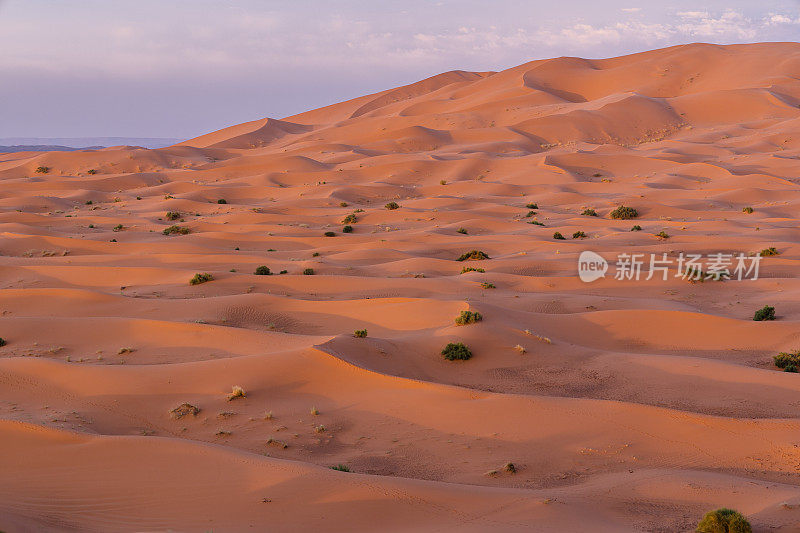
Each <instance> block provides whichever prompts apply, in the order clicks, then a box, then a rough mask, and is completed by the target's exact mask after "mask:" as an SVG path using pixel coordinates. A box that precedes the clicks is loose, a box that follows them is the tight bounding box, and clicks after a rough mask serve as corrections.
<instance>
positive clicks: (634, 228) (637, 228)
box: [631, 224, 642, 231]
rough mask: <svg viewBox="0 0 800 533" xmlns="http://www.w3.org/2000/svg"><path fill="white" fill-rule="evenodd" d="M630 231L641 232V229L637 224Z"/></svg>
mask: <svg viewBox="0 0 800 533" xmlns="http://www.w3.org/2000/svg"><path fill="white" fill-rule="evenodd" d="M631 231H642V227H641V226H640V225H639V224H636V225H635V226H633V227H632V228H631Z"/></svg>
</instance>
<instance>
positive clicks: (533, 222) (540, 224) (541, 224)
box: [528, 220, 544, 226]
mask: <svg viewBox="0 0 800 533" xmlns="http://www.w3.org/2000/svg"><path fill="white" fill-rule="evenodd" d="M528 224H534V225H536V226H544V223H543V222H539V221H538V220H531V221H530V222H528Z"/></svg>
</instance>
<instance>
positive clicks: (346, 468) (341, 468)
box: [331, 464, 350, 472]
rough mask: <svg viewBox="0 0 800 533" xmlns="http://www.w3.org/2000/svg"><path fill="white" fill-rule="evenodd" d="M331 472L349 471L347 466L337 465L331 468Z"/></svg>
mask: <svg viewBox="0 0 800 533" xmlns="http://www.w3.org/2000/svg"><path fill="white" fill-rule="evenodd" d="M331 470H338V471H339V472H349V471H350V467H349V466H347V465H343V464H338V465H335V466H332V467H331Z"/></svg>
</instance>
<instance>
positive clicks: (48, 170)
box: [36, 167, 50, 174]
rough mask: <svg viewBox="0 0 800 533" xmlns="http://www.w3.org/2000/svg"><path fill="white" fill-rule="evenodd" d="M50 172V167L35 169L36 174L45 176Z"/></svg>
mask: <svg viewBox="0 0 800 533" xmlns="http://www.w3.org/2000/svg"><path fill="white" fill-rule="evenodd" d="M48 172H50V167H36V173H37V174H47V173H48Z"/></svg>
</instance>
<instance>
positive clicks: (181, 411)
mask: <svg viewBox="0 0 800 533" xmlns="http://www.w3.org/2000/svg"><path fill="white" fill-rule="evenodd" d="M199 412H200V408H199V407H197V406H195V405H192V404H190V403H182V404H180V405H179V406H178V407H176V408H175V409H172V410H171V411H170V412H169V414H170V415H171V416H172V418H174V419H175V420H180V419H181V418H183V417H184V416H190V415H191V416H197V413H199Z"/></svg>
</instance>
